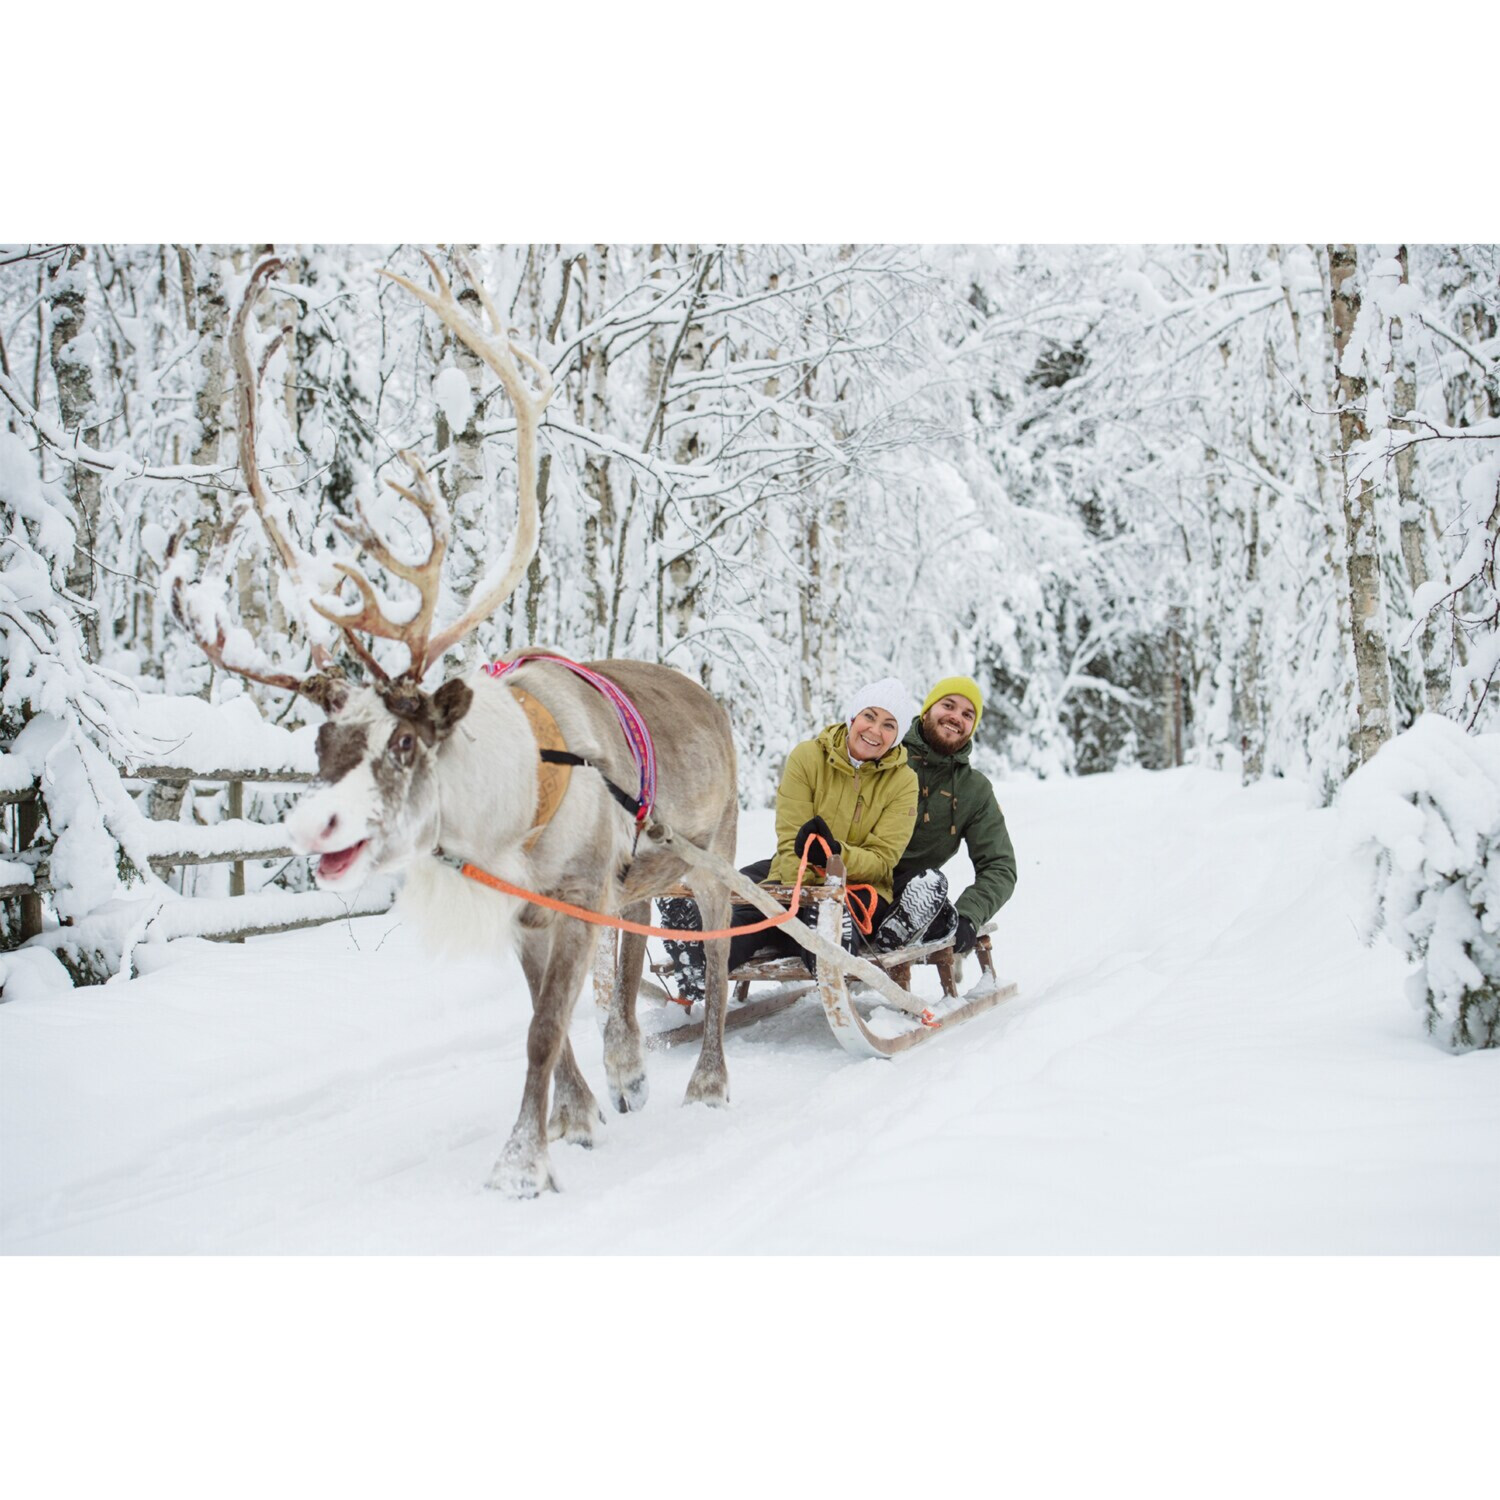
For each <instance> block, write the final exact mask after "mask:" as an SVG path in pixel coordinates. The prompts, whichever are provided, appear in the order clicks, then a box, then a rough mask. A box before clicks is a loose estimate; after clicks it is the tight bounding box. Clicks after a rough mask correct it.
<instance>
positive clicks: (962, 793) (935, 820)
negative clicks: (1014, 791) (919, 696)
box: [897, 719, 1016, 928]
mask: <svg viewBox="0 0 1500 1500" xmlns="http://www.w3.org/2000/svg"><path fill="white" fill-rule="evenodd" d="M901 743H902V744H903V745H904V746H905V747H906V754H907V758H908V760H909V761H910V762H911V765H912V768H913V769H914V770H915V771H916V773H917V780H918V782H919V783H920V792H919V798H920V800H919V803H918V806H919V808H920V811H919V812H918V815H917V826H916V828H915V830H914V831H913V833H912V836H911V842H910V843H909V844H907V846H906V852H905V853H904V854H903V855H902V856H901V861H900V864H899V865H898V866H897V872H898V873H899V874H901V875H915V874H916V873H917V872H918V871H919V870H935V869H938V868H940V867H941V866H943V865H945V864H947V862H948V861H949V860H950V859H952V858H953V856H954V855H955V854H957V853H958V846H959V844H961V843H962V844H963V845H964V846H965V847H966V848H967V850H968V854H969V862H970V863H971V864H972V865H973V866H974V884H973V885H971V886H970V887H969V888H968V889H967V890H966V891H964V893H963V894H962V895H961V896H959V897H958V899H957V900H956V901H955V902H954V903H953V904H954V905H955V906H956V907H957V908H958V914H959V916H961V917H967V918H968V919H969V920H970V921H971V922H972V923H973V924H974V926H975V927H976V928H979V927H983V926H984V924H985V923H986V922H988V921H989V919H990V918H991V917H992V916H994V915H995V913H996V912H997V911H999V910H1000V908H1001V907H1002V906H1004V905H1005V903H1006V902H1007V901H1009V900H1010V897H1011V892H1012V891H1014V890H1015V888H1016V852H1015V850H1014V849H1012V848H1011V843H1010V834H1009V833H1008V832H1007V831H1006V828H1005V814H1004V813H1002V812H1001V811H1000V804H999V803H998V802H996V800H995V789H994V788H993V787H992V786H991V785H990V782H989V778H988V777H987V776H985V775H984V774H983V773H982V772H980V771H976V770H975V769H974V768H973V767H972V766H971V765H970V764H969V751H970V750H971V749H972V747H973V741H972V740H971V741H970V742H969V744H967V745H965V746H964V747H963V749H962V750H960V751H959V752H958V753H957V754H956V755H943V754H942V753H941V752H939V751H937V750H934V749H933V748H932V746H931V745H929V744H928V743H927V741H926V740H925V739H924V738H923V737H922V721H921V720H920V719H913V720H912V724H911V728H910V729H909V730H907V732H906V738H905V739H904V740H902V742H901Z"/></svg>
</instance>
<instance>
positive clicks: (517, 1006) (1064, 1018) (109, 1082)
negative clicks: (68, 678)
mask: <svg viewBox="0 0 1500 1500" xmlns="http://www.w3.org/2000/svg"><path fill="white" fill-rule="evenodd" d="M1001 797H1002V803H1003V805H1004V807H1005V811H1006V815H1007V819H1008V821H1009V824H1010V827H1011V830H1012V834H1013V837H1014V840H1015V844H1016V849H1017V853H1018V857H1019V860H1020V870H1021V878H1020V884H1019V887H1018V890H1017V894H1016V897H1015V899H1014V900H1013V901H1012V903H1011V904H1010V906H1009V907H1007V908H1006V910H1005V911H1004V912H1003V913H1002V914H1001V918H1000V932H999V936H998V941H997V952H998V955H999V967H1000V970H1001V975H1002V977H1003V978H1007V979H1015V980H1017V981H1019V984H1020V987H1021V988H1020V994H1019V995H1018V996H1017V997H1016V998H1014V999H1011V1000H1007V1001H1006V1002H1004V1003H1003V1005H1001V1006H1000V1007H999V1008H998V1009H997V1010H995V1011H992V1012H990V1013H988V1014H987V1015H984V1016H982V1017H980V1018H978V1019H976V1020H975V1021H973V1022H971V1023H970V1024H968V1025H967V1026H964V1027H961V1028H958V1029H955V1030H953V1031H952V1032H951V1033H949V1034H945V1035H941V1036H939V1037H938V1038H936V1039H935V1040H934V1041H933V1042H932V1043H931V1044H930V1045H927V1046H924V1047H921V1048H919V1049H917V1050H916V1051H915V1052H912V1053H909V1054H907V1055H905V1056H903V1057H900V1058H898V1059H897V1060H895V1061H894V1062H883V1061H868V1062H857V1061H855V1060H853V1059H851V1058H850V1057H848V1056H847V1055H846V1054H845V1053H844V1052H843V1051H842V1050H841V1049H840V1048H839V1047H838V1046H837V1044H836V1043H835V1041H834V1039H833V1037H832V1035H831V1034H830V1032H829V1031H828V1029H827V1026H826V1024H825V1022H824V1021H823V1019H822V1015H821V1011H820V1010H819V1009H818V1007H817V1006H816V1005H815V1003H814V1002H813V1001H812V1000H808V1001H805V1002H803V1003H801V1004H799V1005H798V1006H796V1007H794V1008H793V1009H792V1010H790V1011H788V1012H785V1013H783V1014H782V1015H780V1016H778V1017H775V1018H774V1019H772V1020H770V1021H768V1022H766V1023H765V1024H764V1025H762V1026H761V1027H760V1028H758V1029H757V1028H752V1029H749V1030H747V1031H744V1032H740V1033H737V1034H734V1035H732V1036H731V1037H730V1039H729V1043H728V1049H729V1060H730V1071H731V1091H732V1104H731V1107H730V1108H729V1109H727V1110H718V1111H713V1110H707V1109H703V1108H696V1107H695V1108H691V1109H685V1108H683V1107H682V1106H681V1104H680V1100H681V1098H682V1093H683V1089H684V1087H685V1085H686V1082H687V1078H688V1074H689V1072H690V1071H691V1067H692V1062H693V1056H692V1054H693V1052H694V1051H695V1049H694V1048H691V1047H686V1048H679V1049H675V1050H673V1051H664V1052H653V1053H651V1054H650V1056H649V1060H648V1065H649V1068H650V1074H651V1089H652V1097H651V1101H650V1104H649V1106H648V1108H647V1109H646V1110H645V1111H644V1112H643V1113H641V1114H638V1115H630V1116H618V1115H614V1114H613V1113H611V1114H610V1117H609V1121H608V1124H607V1127H606V1128H605V1131H604V1136H605V1139H604V1141H603V1143H602V1145H601V1146H600V1147H599V1148H598V1149H597V1150H595V1151H593V1152H585V1151H582V1150H579V1149H577V1148H574V1147H569V1146H565V1145H563V1144H561V1143H554V1145H553V1147H552V1155H553V1163H554V1166H555V1168H556V1170H557V1173H558V1176H559V1178H560V1179H561V1181H562V1184H563V1188H564V1191H563V1192H561V1193H559V1194H551V1195H547V1196H545V1197H543V1198H542V1199H540V1200H537V1201H534V1202H527V1203H515V1202H510V1201H507V1200H506V1199H504V1198H502V1197H500V1196H498V1195H497V1194H495V1193H492V1192H489V1191H486V1189H485V1188H484V1182H485V1179H486V1177H487V1176H488V1174H489V1170H490V1167H491V1164H492V1163H493V1161H494V1158H495V1156H496V1155H497V1153H498V1152H499V1149H500V1147H501V1145H502V1143H503V1142H504V1140H505V1138H506V1135H507V1134H508V1132H509V1129H510V1126H511V1123H512V1121H513V1119H514V1117H515V1113H516V1108H517V1104H518V1101H519V1097H520V1090H521V1083H522V1078H523V1074H524V1071H525V1064H524V1049H525V1033H526V1022H527V1016H528V1008H527V1002H526V991H525V986H524V984H523V982H522V980H521V977H520V972H519V969H518V968H517V966H516V965H515V963H514V961H513V960H510V959H507V960H506V961H505V962H504V964H503V965H502V966H501V967H500V968H499V969H490V968H486V967H485V966H484V965H481V964H480V963H478V962H477V961H466V962H462V963H450V962H444V963H438V962H434V961H432V960H430V959H428V958H427V957H425V956H424V953H423V950H422V946H421V943H420V941H419V939H418V938H417V936H416V934H415V933H413V932H412V931H411V930H410V929H409V928H407V927H403V926H401V925H399V923H398V922H397V921H396V920H394V919H393V918H390V917H367V918H361V919H358V920H356V921H353V922H351V923H348V924H345V925H342V926H331V927H327V928H323V929H319V930H315V931H310V932H302V933H293V934H288V935H286V936H282V937H276V938H262V939H255V940H252V941H250V942H249V943H247V944H245V945H244V946H242V947H234V946H228V945H223V946H219V945H213V944H208V943H200V942H196V941H188V942H185V943H182V944H178V945H175V946H174V947H173V948H172V949H170V950H169V956H168V958H167V960H166V961H165V963H164V964H163V965H162V966H161V967H160V968H158V969H156V970H155V971H153V972H150V973H148V974H146V975H144V976H142V977H140V978H137V979H135V980H132V981H129V982H127V983H116V984H113V985H110V986H106V987H103V988H98V989H87V990H79V991H74V992H64V993H56V994H52V995H49V996H45V997H38V998H34V999H33V998H22V999H19V1000H15V1001H11V1002H7V1003H5V1004H3V1005H0V1153H3V1160H0V1169H3V1170H0V1249H3V1250H4V1251H5V1252H7V1253H10V1254H30V1255H37V1254H53V1253H63V1252H67V1253H86V1254H134V1253H142V1252H167V1253H267V1252H270V1253H274V1252H345V1253H348V1252H366V1251H372V1252H398V1253H399V1252H405V1253H464V1254H472V1253H507V1254H511V1253H530V1254H539V1253H540V1254H553V1253H573V1254H576V1253H596V1252H598V1253H634V1252H660V1253H671V1254H684V1253H687V1254H692V1253H703V1252H736V1253H821V1252H831V1253H848V1254H854V1253H875V1254H901V1253H947V1252H966V1253H1002V1252H1033V1253H1049V1254H1050V1253H1058V1252H1076V1253H1104V1254H1125V1253H1135V1252H1156V1253H1184V1254H1199V1253H1219V1252H1240V1253H1250V1254H1263V1253H1296V1252H1301V1253H1344V1254H1358V1253H1376V1254H1395V1253H1462V1254H1473V1253H1479V1254H1493V1253H1495V1252H1496V1251H1497V1250H1500V1052H1481V1053H1471V1054H1468V1055H1464V1056H1452V1055H1449V1054H1448V1053H1447V1052H1445V1051H1443V1050H1442V1049H1440V1048H1439V1047H1438V1046H1436V1045H1435V1044H1434V1043H1432V1042H1430V1041H1429V1040H1428V1039H1427V1038H1426V1037H1425V1036H1424V1035H1423V1033H1422V1029H1421V1021H1420V1017H1419V1016H1418V1014H1417V1012H1416V1011H1414V1010H1413V1009H1412V1007H1411V1006H1410V1004H1409V1003H1408V1001H1407V1000H1406V998H1405V996H1404V994H1403V990H1402V980H1403V977H1404V974H1405V966H1404V965H1403V963H1402V962H1401V960H1400V959H1399V958H1398V957H1397V955H1396V954H1395V953H1394V952H1393V951H1392V950H1390V949H1389V948H1388V947H1386V946H1385V945H1384V944H1381V945H1379V946H1377V947H1376V948H1374V949H1366V948H1363V947H1362V946H1361V945H1360V943H1359V941H1358V939H1357V936H1356V933H1355V921H1354V912H1353V904H1354V896H1353V894H1352V892H1351V889H1350V884H1351V883H1350V882H1349V880H1348V878H1347V877H1348V871H1347V868H1346V866H1345V865H1344V863H1343V862H1342V860H1341V857H1340V856H1339V855H1338V854H1337V852H1336V850H1337V838H1336V828H1335V815H1334V814H1332V813H1329V812H1323V811H1317V810H1313V809H1311V808H1310V807H1309V805H1308V801H1307V798H1306V796H1305V793H1304V791H1303V789H1302V788H1300V787H1298V786H1295V785H1292V784H1289V783H1264V784H1261V785H1258V786H1255V787H1252V788H1250V789H1248V790H1242V789H1241V788H1240V787H1239V785H1238V784H1237V782H1236V781H1235V780H1233V779H1231V778H1229V777H1227V776H1222V775H1215V774H1211V773H1207V772H1201V771H1192V770H1183V771H1176V772H1170V773H1147V772H1126V773H1120V774H1115V775H1110V776H1098V777H1092V778H1087V779H1083V780H1078V781H1059V782H1048V783H1017V784H1014V785H1010V786H1005V787H1003V788H1001ZM770 829H771V815H770V813H768V812H757V813H750V814H747V815H746V816H745V818H744V820H743V823H742V827H741V837H740V855H741V858H742V860H748V859H750V858H753V857H755V856H757V855H759V854H760V853H762V852H763V850H764V849H765V848H768V847H769V842H768V841H769V838H770ZM965 873H966V872H965V871H963V870H961V869H956V868H954V867H950V875H952V876H954V877H955V878H956V879H957V880H958V881H959V882H960V883H961V882H962V880H963V879H964V877H965ZM971 977H972V975H971ZM920 983H922V984H926V985H929V986H930V987H931V988H932V993H933V994H934V995H935V994H936V987H935V976H934V975H932V974H931V972H930V971H929V972H928V973H926V974H925V975H924V976H923V977H922V980H921V981H920ZM650 1005H651V1002H649V1001H643V1011H645V1010H648V1009H649V1008H650ZM573 1040H574V1047H575V1050H576V1051H577V1054H578V1057H579V1060H580V1062H581V1063H582V1065H583V1068H584V1071H585V1073H586V1075H587V1076H588V1077H589V1080H590V1082H591V1085H592V1086H593V1087H594V1089H595V1092H596V1093H597V1094H598V1095H599V1096H600V1098H601V1099H602V1098H604V1097H605V1091H604V1083H603V1070H602V1066H601V1063H600V1048H599V1040H598V1035H597V1027H596V1023H595V1019H594V1015H593V1009H592V1005H591V1004H590V1003H589V1002H588V997H587V996H585V998H584V1001H583V1002H582V1003H581V1004H580V1006H579V1010H578V1014H577V1017H576V1020H575V1026H574V1032H573Z"/></svg>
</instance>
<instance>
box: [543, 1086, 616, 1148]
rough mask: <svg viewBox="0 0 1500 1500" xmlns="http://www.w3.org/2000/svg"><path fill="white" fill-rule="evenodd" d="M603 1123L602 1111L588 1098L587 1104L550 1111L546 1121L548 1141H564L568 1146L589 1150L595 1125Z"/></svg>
mask: <svg viewBox="0 0 1500 1500" xmlns="http://www.w3.org/2000/svg"><path fill="white" fill-rule="evenodd" d="M602 1124H604V1112H603V1111H602V1110H601V1109H600V1108H599V1106H598V1105H597V1104H595V1103H594V1101H593V1100H592V1099H590V1100H589V1101H588V1103H587V1105H583V1106H580V1107H578V1108H573V1109H563V1108H561V1107H559V1108H557V1109H555V1110H553V1111H552V1118H551V1119H550V1120H548V1122H547V1139H548V1140H549V1141H566V1142H567V1143H568V1144H569V1145H570V1146H582V1147H583V1148H584V1150H586V1151H591V1150H593V1148H594V1142H595V1139H596V1137H595V1132H594V1126H595V1125H602Z"/></svg>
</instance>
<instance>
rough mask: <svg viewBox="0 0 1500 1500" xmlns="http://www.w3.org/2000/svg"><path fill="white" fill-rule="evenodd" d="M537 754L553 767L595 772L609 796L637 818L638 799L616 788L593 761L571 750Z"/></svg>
mask: <svg viewBox="0 0 1500 1500" xmlns="http://www.w3.org/2000/svg"><path fill="white" fill-rule="evenodd" d="M538 754H539V755H540V756H541V758H542V759H543V760H545V761H549V762H550V763H551V764H552V765H554V766H587V767H588V768H589V770H591V771H594V772H597V773H598V775H599V777H600V778H601V779H602V780H603V782H604V784H605V786H607V787H608V788H609V795H610V796H611V797H613V798H614V799H615V801H616V802H618V803H619V804H620V806H621V807H623V808H624V809H625V811H626V812H628V813H629V814H630V816H631V817H632V818H637V819H638V818H639V816H640V811H641V802H640V798H638V797H632V796H631V795H630V793H629V792H627V791H626V790H625V788H624V787H622V786H617V785H616V784H615V783H614V782H613V781H611V780H610V779H609V777H608V776H606V775H605V774H604V772H603V771H601V770H600V769H599V767H598V766H596V765H595V764H594V763H593V761H591V760H586V759H585V758H584V757H583V756H581V755H574V754H573V752H572V751H571V750H541V751H538Z"/></svg>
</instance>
